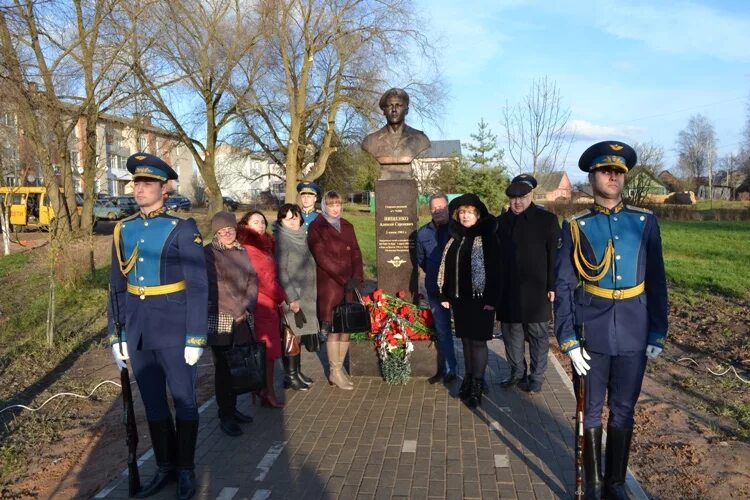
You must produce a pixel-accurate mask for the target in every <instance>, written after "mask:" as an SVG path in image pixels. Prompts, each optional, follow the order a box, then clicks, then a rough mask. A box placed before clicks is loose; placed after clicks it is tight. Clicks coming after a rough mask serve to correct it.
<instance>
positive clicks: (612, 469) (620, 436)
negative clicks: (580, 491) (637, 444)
mask: <svg viewBox="0 0 750 500" xmlns="http://www.w3.org/2000/svg"><path fill="white" fill-rule="evenodd" d="M632 438H633V429H620V428H619V427H607V451H606V463H605V466H606V469H605V473H604V498H606V499H607V500H628V499H629V498H630V496H629V495H628V491H627V488H626V487H625V475H626V474H627V472H628V456H629V455H630V441H631V439H632Z"/></svg>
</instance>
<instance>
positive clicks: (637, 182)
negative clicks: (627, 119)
mask: <svg viewBox="0 0 750 500" xmlns="http://www.w3.org/2000/svg"><path fill="white" fill-rule="evenodd" d="M633 149H635V152H636V155H637V156H638V165H637V166H636V167H635V168H634V169H632V170H631V171H630V172H628V174H627V175H626V177H625V188H624V192H625V193H626V198H627V199H628V203H632V204H633V205H641V204H642V203H643V202H644V201H646V198H647V197H648V195H649V194H650V193H651V190H652V189H653V187H654V185H655V184H656V183H657V181H658V179H657V177H656V175H657V173H658V172H660V171H661V170H663V169H664V148H663V147H662V146H660V145H658V144H656V143H653V142H636V143H634V144H633Z"/></svg>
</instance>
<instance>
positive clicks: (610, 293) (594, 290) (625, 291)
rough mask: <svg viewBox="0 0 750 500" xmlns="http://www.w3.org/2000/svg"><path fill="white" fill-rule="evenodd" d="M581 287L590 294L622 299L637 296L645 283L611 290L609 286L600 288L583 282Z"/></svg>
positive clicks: (641, 291) (642, 290)
mask: <svg viewBox="0 0 750 500" xmlns="http://www.w3.org/2000/svg"><path fill="white" fill-rule="evenodd" d="M583 289H584V291H586V292H588V293H590V294H591V295H596V296H597V297H602V298H605V299H615V300H622V299H632V298H633V297H638V296H639V295H640V294H642V293H643V292H645V291H646V283H641V284H640V285H636V286H634V287H633V288H622V289H619V290H612V289H611V288H602V287H600V286H596V285H591V284H589V283H584V284H583Z"/></svg>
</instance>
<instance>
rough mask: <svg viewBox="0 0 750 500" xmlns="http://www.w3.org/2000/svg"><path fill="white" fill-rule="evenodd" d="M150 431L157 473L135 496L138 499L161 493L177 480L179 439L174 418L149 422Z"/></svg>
mask: <svg viewBox="0 0 750 500" xmlns="http://www.w3.org/2000/svg"><path fill="white" fill-rule="evenodd" d="M148 430H149V432H150V433H151V446H153V448H154V458H156V466H157V469H156V473H155V474H154V477H152V478H151V482H150V483H148V485H146V486H145V487H143V488H141V489H140V490H139V491H138V493H136V494H135V497H136V498H146V497H150V496H152V495H156V494H157V493H159V492H160V491H161V490H162V488H164V487H165V486H166V485H167V484H169V483H171V482H174V481H176V480H177V473H176V472H175V453H176V452H177V438H176V436H175V432H174V425H173V424H172V418H171V417H170V418H168V419H166V420H154V421H151V420H149V422H148Z"/></svg>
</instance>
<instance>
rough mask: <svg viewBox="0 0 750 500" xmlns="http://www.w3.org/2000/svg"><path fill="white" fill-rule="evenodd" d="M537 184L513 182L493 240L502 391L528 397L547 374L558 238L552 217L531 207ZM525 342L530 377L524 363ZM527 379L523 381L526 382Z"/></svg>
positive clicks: (522, 179) (525, 178) (521, 179)
mask: <svg viewBox="0 0 750 500" xmlns="http://www.w3.org/2000/svg"><path fill="white" fill-rule="evenodd" d="M536 185H537V181H536V179H534V177H532V176H531V175H528V174H522V175H519V176H517V177H515V178H514V179H513V180H512V181H511V183H510V185H509V186H508V189H506V191H505V194H507V195H508V198H510V210H508V211H507V212H505V213H504V214H502V215H500V216H499V217H498V225H497V234H498V238H499V240H500V251H501V260H502V265H501V269H503V276H502V280H501V292H500V302H499V304H498V308H497V319H498V320H499V321H500V322H501V323H502V332H503V342H504V343H505V353H506V356H507V358H508V364H510V369H511V372H510V376H509V377H508V378H507V379H505V380H503V381H502V382H500V385H502V386H503V387H512V386H514V385H516V384H518V383H519V382H522V384H521V385H520V387H521V388H522V389H523V390H525V391H527V392H529V393H531V394H533V393H535V392H539V391H540V390H541V389H542V382H543V380H544V372H545V370H546V369H547V354H548V353H549V343H548V340H547V336H548V334H547V326H548V323H549V321H550V320H551V319H552V302H554V300H555V292H554V289H555V275H554V272H555V255H556V251H557V244H558V240H559V238H560V225H559V224H558V222H557V217H556V216H555V215H554V214H552V213H550V212H547V211H545V210H543V209H541V208H539V207H537V206H536V205H534V203H533V202H532V201H531V199H532V190H533V189H534V188H535V187H536ZM525 338H528V340H529V357H530V358H531V366H530V372H527V365H526V359H525V357H524V350H525V348H524V339H525ZM527 375H528V378H527Z"/></svg>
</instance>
